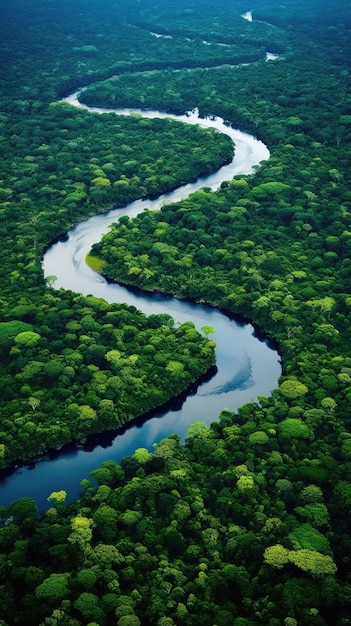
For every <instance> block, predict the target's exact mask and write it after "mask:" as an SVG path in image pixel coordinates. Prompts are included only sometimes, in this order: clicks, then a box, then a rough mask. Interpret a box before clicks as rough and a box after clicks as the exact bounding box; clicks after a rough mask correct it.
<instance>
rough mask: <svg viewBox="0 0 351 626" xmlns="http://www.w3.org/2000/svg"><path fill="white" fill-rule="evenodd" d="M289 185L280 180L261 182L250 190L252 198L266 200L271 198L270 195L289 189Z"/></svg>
mask: <svg viewBox="0 0 351 626" xmlns="http://www.w3.org/2000/svg"><path fill="white" fill-rule="evenodd" d="M289 190H290V187H289V185H286V184H285V183H281V182H276V181H274V182H269V183H261V185H257V187H254V188H253V189H252V190H251V194H252V195H253V197H254V198H256V199H258V200H266V199H268V198H271V197H272V196H276V195H280V194H282V193H283V192H286V191H289Z"/></svg>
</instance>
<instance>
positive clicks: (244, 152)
mask: <svg viewBox="0 0 351 626" xmlns="http://www.w3.org/2000/svg"><path fill="white" fill-rule="evenodd" d="M78 96H79V92H76V93H74V94H73V95H71V96H69V97H68V98H66V101H67V102H68V103H70V104H71V105H73V106H79V107H81V108H85V109H88V110H89V111H91V112H95V113H100V114H101V113H110V114H111V113H116V114H120V115H130V114H132V113H133V114H139V115H141V116H144V117H149V118H155V117H157V118H163V117H171V118H173V119H177V120H180V121H183V122H186V123H191V124H200V125H201V126H204V127H212V128H216V129H217V130H218V131H220V132H223V133H226V134H227V135H229V136H230V137H231V138H232V140H233V141H234V143H235V156H234V158H233V161H232V162H231V163H230V164H229V165H225V166H223V167H222V168H220V169H219V170H218V171H217V172H215V173H213V174H211V175H209V176H206V177H203V178H200V179H198V180H197V181H195V182H193V183H190V184H188V185H185V186H183V187H180V188H178V189H176V190H175V191H173V192H171V193H168V194H165V195H163V196H160V197H159V198H157V199H155V200H137V201H136V202H132V203H131V204H129V205H128V206H126V207H124V208H119V209H113V210H111V211H109V212H107V213H103V214H100V215H96V216H94V217H92V218H90V219H88V220H87V221H85V222H82V223H80V224H78V225H76V226H74V227H73V228H72V229H71V230H70V231H69V232H68V233H67V236H66V237H65V238H64V240H62V241H59V242H57V243H55V244H54V245H52V246H51V247H50V248H49V249H48V250H47V251H46V253H45V256H44V260H43V267H44V273H45V275H46V276H56V277H57V279H56V281H55V287H57V288H59V287H62V288H65V289H71V290H72V291H75V292H79V293H83V294H85V295H88V294H94V295H95V296H97V297H101V298H104V299H105V300H107V301H108V302H125V303H127V304H129V305H134V306H136V307H137V308H139V309H141V310H143V311H144V312H145V313H146V314H151V313H168V314H170V315H172V317H173V318H174V320H175V321H176V322H180V323H181V322H184V321H188V320H191V321H193V322H194V324H195V326H196V328H197V329H200V328H201V326H204V325H210V326H213V327H214V328H215V329H216V334H215V335H214V337H213V338H214V339H215V341H216V344H217V347H216V364H217V373H216V374H215V375H214V376H213V377H212V378H211V379H210V380H209V381H207V382H204V383H202V384H201V385H200V386H199V387H198V389H197V393H196V394H195V393H192V394H189V395H188V396H187V397H186V398H185V400H184V401H182V402H178V403H175V404H172V405H171V407H170V408H169V409H168V410H166V411H165V410H160V411H159V412H158V413H157V412H155V416H154V417H152V418H150V419H148V420H146V421H144V422H141V423H137V424H134V425H131V426H130V427H128V428H127V429H126V430H125V431H124V432H123V433H122V434H117V436H114V435H113V436H112V435H108V436H107V437H102V438H101V439H100V441H99V440H98V441H99V442H98V443H96V442H95V444H94V445H90V446H89V445H87V446H78V447H74V446H72V447H71V448H70V449H68V450H65V451H63V452H61V453H59V454H57V455H54V457H52V456H51V457H49V456H45V457H43V458H42V459H40V461H38V462H37V463H36V464H33V465H32V466H30V467H20V468H16V469H15V470H14V471H13V472H12V474H11V475H10V476H7V477H5V478H3V479H2V480H1V481H0V496H1V504H2V505H8V504H10V503H11V502H12V501H13V500H15V499H17V498H20V497H24V496H27V497H32V498H34V499H35V500H36V501H37V503H38V506H39V507H40V509H41V510H45V508H47V506H48V505H47V501H46V498H47V496H48V495H49V494H50V493H51V492H52V491H57V490H60V489H64V490H65V491H67V494H68V500H73V499H74V498H76V497H78V496H79V493H80V486H79V483H80V481H81V480H82V479H83V478H88V477H89V473H90V472H91V470H92V469H94V468H96V467H98V466H99V465H100V464H101V463H102V462H103V461H104V460H107V459H113V460H114V461H116V462H119V461H120V460H121V459H122V458H123V457H125V456H127V455H129V454H133V452H134V451H135V449H137V448H139V447H145V448H148V449H150V450H151V449H152V447H153V444H154V443H155V442H157V441H160V440H161V439H163V438H164V437H167V436H168V435H170V434H172V433H176V434H178V435H179V436H180V437H181V439H182V440H184V438H185V437H186V433H187V430H188V428H189V425H190V424H191V423H193V422H195V421H199V420H200V421H204V422H206V423H207V424H210V423H211V422H212V421H214V420H215V419H216V418H217V416H218V415H219V413H220V411H221V410H222V409H223V408H226V407H227V408H230V409H231V410H236V409H237V408H238V407H239V406H242V405H243V404H245V403H247V402H250V401H252V400H253V401H255V400H256V399H257V397H258V396H260V395H261V396H267V395H269V394H270V392H271V391H272V390H273V389H274V388H275V387H276V386H277V381H278V378H279V376H280V374H281V367H280V359H279V355H278V353H277V351H276V350H275V349H273V348H272V347H271V346H270V345H269V344H268V342H267V341H265V340H264V339H262V338H259V337H258V336H257V334H256V333H255V330H254V328H253V326H252V325H251V324H247V323H242V322H239V321H238V320H235V319H230V318H229V317H228V316H226V315H225V314H223V313H222V312H220V311H219V310H217V309H214V308H211V307H208V306H204V305H201V304H194V303H189V302H185V301H180V300H177V299H176V298H169V297H163V296H161V295H160V294H145V293H135V292H132V291H129V290H128V289H126V288H124V287H121V286H119V285H117V284H111V283H108V282H107V281H106V280H104V278H103V277H101V276H100V275H99V274H97V273H96V272H94V271H92V270H91V269H90V268H89V267H88V266H87V265H86V263H85V256H86V254H87V252H88V251H89V250H90V248H91V246H92V244H93V243H95V242H97V241H99V239H100V238H101V236H102V235H103V233H105V232H106V231H107V229H108V226H109V224H111V223H112V222H114V221H116V220H117V219H118V218H119V217H121V216H122V215H126V214H128V215H129V216H130V217H132V216H135V215H137V214H138V213H140V212H141V211H142V210H143V209H144V208H150V209H159V208H160V207H161V206H162V205H163V204H165V203H167V202H169V203H170V202H172V203H173V202H178V201H180V200H181V199H183V198H185V197H187V196H188V195H189V194H190V193H193V192H195V191H197V190H199V189H201V188H203V187H209V188H211V189H212V190H213V191H215V190H216V189H218V188H219V186H220V185H221V183H222V182H223V181H225V180H231V179H232V178H233V176H235V175H237V174H248V173H250V172H252V171H253V167H254V166H257V165H259V163H260V162H261V161H263V160H266V159H268V158H269V151H268V149H267V147H266V146H265V145H264V144H263V143H262V142H260V141H258V140H257V139H255V138H254V137H253V136H251V135H248V134H246V133H243V132H241V131H239V130H236V129H233V128H231V127H230V126H227V125H226V124H225V123H224V122H223V120H222V119H220V118H217V117H209V118H206V119H201V118H199V115H198V112H197V111H193V112H191V113H189V114H187V115H184V116H174V115H169V114H166V113H162V112H159V111H142V110H138V109H133V110H131V109H101V108H94V107H87V106H85V105H83V104H81V103H80V102H79V100H78Z"/></svg>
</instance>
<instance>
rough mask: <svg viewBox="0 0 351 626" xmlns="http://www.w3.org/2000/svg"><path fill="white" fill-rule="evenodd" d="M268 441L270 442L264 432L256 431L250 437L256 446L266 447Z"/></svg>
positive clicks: (250, 440)
mask: <svg viewBox="0 0 351 626" xmlns="http://www.w3.org/2000/svg"><path fill="white" fill-rule="evenodd" d="M267 441H269V437H268V435H267V433H265V432H264V431H263V430H256V431H255V432H254V433H251V435H249V442H250V443H253V444H254V445H264V444H265V443H267Z"/></svg>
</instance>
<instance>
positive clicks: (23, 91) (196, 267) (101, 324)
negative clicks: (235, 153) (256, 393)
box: [0, 0, 351, 626]
mask: <svg viewBox="0 0 351 626" xmlns="http://www.w3.org/2000/svg"><path fill="white" fill-rule="evenodd" d="M0 4H1V5H2V6H1V8H2V12H1V15H2V19H1V25H0V34H1V42H2V43H1V54H2V60H3V63H2V70H1V72H2V82H1V85H0V89H1V107H2V109H1V117H0V123H1V131H0V132H1V136H0V162H1V178H2V180H1V182H0V232H1V243H2V272H1V277H0V290H1V315H2V317H1V322H0V349H1V369H0V384H1V394H0V396H1V399H0V409H1V411H0V412H1V431H2V432H1V440H0V458H1V463H2V466H3V467H6V466H7V465H8V464H9V463H10V462H11V461H13V460H15V459H28V458H31V457H32V456H34V455H36V454H38V453H41V452H44V450H45V449H47V447H49V446H52V447H55V448H59V447H60V446H62V444H63V443H65V442H68V441H70V440H71V439H72V438H81V437H84V436H85V435H86V434H87V433H89V432H96V431H101V430H103V429H106V428H115V427H118V426H120V425H122V424H124V423H125V422H126V421H128V420H130V419H132V418H133V417H134V416H135V415H138V414H140V413H143V412H145V411H147V410H148V409H150V408H151V407H154V406H156V405H159V404H162V402H164V401H165V400H166V399H167V398H168V397H170V396H171V395H176V394H178V393H179V392H180V391H181V390H183V389H184V388H185V387H187V386H188V385H189V383H190V382H191V381H192V380H194V378H196V377H197V376H199V375H200V374H201V373H202V372H203V371H205V370H206V369H207V368H208V367H209V366H210V365H211V364H212V363H213V351H212V348H211V344H208V342H207V340H206V339H204V338H202V337H200V336H199V335H197V334H195V333H194V332H192V333H191V334H190V333H187V332H186V329H187V328H188V327H187V326H186V325H184V326H183V327H182V326H181V327H180V328H175V327H174V325H173V320H171V319H170V318H169V317H168V316H150V318H147V317H146V316H144V315H143V314H142V313H140V312H138V311H136V310H135V309H134V308H133V309H129V308H127V307H123V306H121V305H107V304H106V303H105V302H103V301H101V300H97V299H96V298H94V297H93V296H91V297H87V298H86V297H82V296H79V295H76V294H74V293H71V292H63V291H53V290H52V289H51V281H50V280H48V281H47V285H45V284H44V280H43V275H42V269H41V264H40V263H41V257H42V251H43V248H44V247H45V246H46V245H47V244H48V243H49V242H50V240H51V239H52V238H53V237H55V236H57V235H60V234H61V233H63V232H65V231H66V230H67V228H68V227H69V226H70V224H71V223H73V222H76V221H79V220H82V219H84V218H85V217H87V216H88V215H91V214H92V213H94V212H96V211H99V210H103V209H105V208H106V207H107V206H109V205H111V204H113V203H116V204H121V203H123V202H125V201H128V200H130V199H132V198H136V197H138V196H147V195H149V194H155V193H159V192H161V191H165V190H168V189H170V188H172V187H175V186H177V185H179V184H181V183H182V182H184V181H188V180H190V179H192V178H194V177H195V176H196V175H197V174H198V173H205V172H207V171H209V170H210V169H211V168H212V167H218V165H219V164H220V163H222V162H223V161H225V160H226V159H228V158H229V156H230V153H231V146H230V145H229V144H228V142H227V140H226V139H224V140H222V139H221V138H219V137H218V136H217V135H216V134H213V133H203V132H202V131H200V130H199V129H197V128H188V127H183V126H182V125H180V124H178V123H175V122H169V121H150V120H143V119H141V118H138V117H134V118H132V119H122V118H116V117H114V116H108V115H106V116H94V115H91V114H89V113H87V112H85V111H78V110H73V109H72V108H71V107H69V106H68V105H66V104H62V103H57V100H58V97H59V96H60V95H62V94H63V93H64V92H65V91H66V90H67V89H69V88H72V89H73V88H76V87H77V86H78V85H83V84H88V83H90V84H91V85H92V86H91V87H90V88H89V89H87V91H85V92H84V95H83V98H84V99H85V100H86V101H87V102H89V103H94V104H101V105H104V106H107V107H111V106H123V105H127V106H136V107H140V106H143V107H146V108H147V107H156V108H161V109H168V110H172V111H185V110H188V109H191V108H193V107H194V106H198V107H199V108H200V111H201V112H202V113H203V114H207V113H210V114H217V115H221V116H223V117H224V118H225V119H227V120H228V121H229V122H230V123H234V124H238V125H239V126H241V127H242V128H245V129H247V130H249V131H252V132H254V133H255V134H256V135H259V136H260V137H261V138H263V139H264V140H265V141H266V142H267V144H268V145H269V148H270V151H271V158H270V159H269V161H267V162H266V163H264V164H263V165H262V167H261V168H260V169H259V170H258V171H257V172H256V173H254V174H253V175H250V176H243V177H237V178H236V179H234V180H233V181H228V182H227V183H225V184H223V186H222V189H221V190H220V191H219V192H218V193H216V194H213V193H210V192H209V191H207V190H202V191H200V192H198V193H196V194H194V195H193V196H192V197H191V198H190V199H187V200H185V201H183V202H182V203H181V204H180V205H177V206H165V207H164V208H163V209H162V211H161V212H160V213H159V214H155V213H153V212H150V211H145V212H144V213H143V214H142V215H141V216H139V217H138V218H137V219H136V220H133V221H132V220H128V219H123V220H121V222H120V223H119V224H117V225H116V226H115V227H114V228H113V230H112V231H111V233H110V234H109V235H107V236H106V237H105V238H104V241H103V243H97V245H96V246H94V248H93V254H95V255H96V256H97V257H99V258H102V259H103V260H104V261H105V266H104V272H107V273H108V274H110V275H111V276H113V277H114V278H117V279H118V280H120V281H123V282H126V283H133V284H137V285H139V286H141V287H143V288H147V289H160V288H162V289H163V290H164V291H165V292H168V293H172V294H177V295H178V296H180V297H192V298H194V299H199V300H206V301H208V302H210V303H212V304H214V305H216V306H219V307H222V308H225V309H227V310H229V311H232V312H240V313H242V314H244V315H246V316H247V317H249V319H251V320H252V321H254V322H256V323H257V324H259V326H260V327H261V328H262V329H263V330H264V331H265V332H266V333H267V334H268V335H270V336H271V337H274V338H275V339H276V340H278V341H279V345H280V350H281V354H282V358H283V367H284V376H283V377H282V380H281V381H280V382H281V384H280V386H279V388H278V389H277V390H275V391H273V392H272V396H271V397H270V398H259V399H258V401H257V402H252V403H250V404H248V405H245V406H244V407H241V408H240V409H239V410H238V412H237V414H234V413H233V412H232V411H231V410H230V407H229V408H228V409H224V410H223V411H222V413H221V415H220V420H219V421H218V422H215V423H214V424H213V425H212V427H211V428H204V426H203V424H201V422H199V420H201V415H198V416H194V422H198V423H196V424H194V425H193V426H192V427H191V429H190V431H189V436H188V439H187V441H186V444H185V445H180V444H179V440H178V438H177V437H175V436H174V437H170V438H168V439H166V440H164V441H162V442H160V443H159V444H158V445H157V447H156V448H155V450H154V452H153V454H151V453H149V452H147V451H146V450H145V449H143V448H140V449H138V450H137V451H136V452H135V454H134V455H133V456H132V457H130V458H128V459H124V460H123V461H122V462H121V465H120V466H117V465H116V464H115V463H113V461H108V462H106V463H104V464H103V465H102V466H101V467H100V468H97V469H96V470H94V471H93V472H92V478H93V479H94V481H95V482H97V484H98V486H97V487H93V486H91V485H90V484H89V481H88V480H85V481H83V482H82V488H84V489H85V494H84V495H83V496H82V498H81V499H80V500H79V501H77V502H74V503H72V504H69V505H65V504H64V502H63V501H57V503H56V505H55V506H51V508H49V510H48V511H47V513H46V514H45V515H44V516H43V517H39V513H38V511H37V507H36V504H35V502H34V501H33V500H31V499H29V498H23V499H21V500H19V501H17V502H15V503H14V504H13V505H12V506H10V507H9V508H7V509H5V508H4V507H2V508H1V510H0V514H1V527H0V549H1V553H0V594H1V620H0V624H1V626H12V625H13V626H15V625H19V624H25V625H26V626H38V625H39V624H40V626H54V625H62V626H80V624H84V625H85V626H88V625H90V626H93V625H95V624H98V625H99V626H109V624H117V625H118V626H127V625H129V626H132V625H133V626H138V624H142V625H144V624H145V626H148V625H149V624H150V625H151V624H155V625H157V626H172V625H176V626H178V625H181V624H186V625H189V626H209V625H210V624H217V625H218V626H282V625H284V626H296V624H298V625H299V626H300V625H301V626H346V625H347V624H349V621H350V614H351V606H350V597H351V596H350V589H351V587H350V584H351V581H350V560H351V541H350V537H349V530H350V529H349V521H350V509H351V467H350V459H351V445H350V440H351V424H350V411H349V404H350V400H351V356H350V345H351V335H350V324H349V313H350V305H351V298H350V295H349V294H350V288H351V282H350V269H351V267H350V265H351V263H350V241H351V232H350V203H351V194H350V191H349V189H350V172H349V153H350V120H351V100H350V96H349V89H350V78H349V59H350V41H351V38H350V25H351V20H350V10H349V6H348V4H347V3H346V2H336V3H333V4H332V5H331V3H326V2H320V1H318V2H317V0H310V2H308V3H306V2H304V3H303V2H302V0H292V1H291V2H289V3H285V4H282V3H277V2H275V1H274V0H264V1H262V0H253V2H252V6H251V7H250V8H251V9H252V11H253V15H254V18H256V19H257V20H260V21H259V22H257V21H256V22H255V21H254V22H253V23H250V22H248V21H247V20H243V19H242V18H241V17H240V13H244V12H245V11H247V9H248V7H247V5H244V4H243V3H242V2H241V1H238V2H234V3H228V2H227V1H225V0H219V1H218V2H216V3H214V2H213V1H212V0H204V2H202V3H201V7H200V9H201V10H198V7H197V6H196V4H195V3H192V2H189V0H179V2H177V3H176V4H174V3H171V2H169V0H157V1H156V2H153V3H149V2H148V1H147V0H145V1H143V2H140V3H139V2H136V1H134V0H132V1H130V0H128V1H127V0H125V1H124V0H121V1H120V2H119V3H118V6H116V3H115V2H110V1H109V0H105V1H104V2H103V3H101V2H100V3H96V2H93V1H92V0H88V1H84V2H83V0H74V2H73V3H72V2H70V3H68V2H66V0H64V1H62V2H60V3H57V2H44V1H41V0H40V1H36V2H34V0H28V1H27V2H26V3H23V2H20V0H13V2H11V3H9V2H5V1H4V0H1V2H0ZM149 31H151V32H149ZM152 33H154V34H152ZM155 33H156V34H158V35H163V37H156V36H155ZM167 36H171V37H167ZM208 44H210V45H208ZM220 44H222V45H220ZM223 44H224V45H223ZM266 51H268V52H276V53H279V54H280V55H281V58H280V59H279V60H277V61H275V62H269V63H266V62H265V61H264V59H265V55H266ZM245 62H249V63H250V64H249V65H243V66H241V67H235V68H233V67H231V66H232V65H234V64H235V65H238V64H240V63H245ZM189 68H190V69H191V71H190V72H189V71H188V70H189ZM175 70H177V71H175ZM111 77H112V78H111ZM188 146H191V149H189V148H188ZM130 268H132V269H133V271H130ZM190 338H191V340H190ZM189 353H190V354H191V355H192V358H189ZM150 354H152V355H155V354H157V358H156V357H155V358H154V359H150ZM215 417H216V416H214V418H215ZM54 499H55V498H54Z"/></svg>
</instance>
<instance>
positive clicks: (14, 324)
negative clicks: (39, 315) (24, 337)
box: [0, 320, 33, 348]
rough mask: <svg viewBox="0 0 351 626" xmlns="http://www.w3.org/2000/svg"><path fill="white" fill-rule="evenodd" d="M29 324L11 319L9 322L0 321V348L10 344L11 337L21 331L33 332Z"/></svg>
mask: <svg viewBox="0 0 351 626" xmlns="http://www.w3.org/2000/svg"><path fill="white" fill-rule="evenodd" d="M32 329H33V327H32V325H31V324H26V323H25V322H20V321H19V320H13V321H11V322H0V348H2V347H8V346H9V345H11V343H12V341H13V339H14V338H15V337H16V336H18V335H20V334H21V333H23V332H33V330H32Z"/></svg>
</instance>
